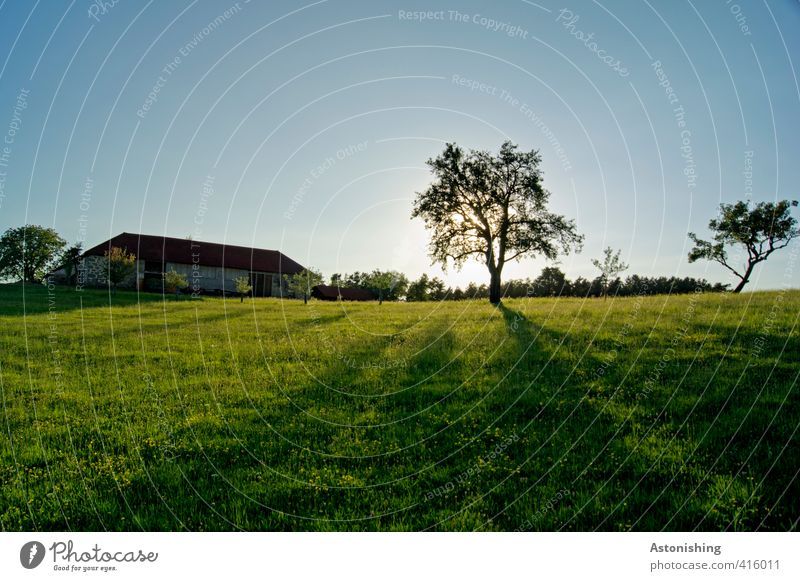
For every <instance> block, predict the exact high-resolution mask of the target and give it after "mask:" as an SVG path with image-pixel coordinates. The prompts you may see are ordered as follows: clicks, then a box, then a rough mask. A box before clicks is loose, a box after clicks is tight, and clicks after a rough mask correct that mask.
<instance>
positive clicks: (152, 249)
mask: <svg viewBox="0 0 800 581" xmlns="http://www.w3.org/2000/svg"><path fill="white" fill-rule="evenodd" d="M113 246H117V247H119V248H124V249H126V250H127V251H128V252H131V253H133V254H135V255H136V258H138V259H140V260H154V261H163V262H176V263H180V264H193V263H194V264H199V265H202V266H217V267H220V266H224V267H225V268H241V269H243V270H252V271H257V272H277V273H281V274H295V273H297V272H300V271H301V270H303V266H301V265H300V264H298V263H297V262H295V261H294V260H292V259H291V258H289V257H287V256H286V255H284V254H282V253H281V252H278V251H277V250H265V249H263V248H249V247H247V246H232V245H228V244H216V243H214V242H201V241H199V240H189V239H185V238H169V237H166V236H149V235H147V234H131V233H129V232H123V233H122V234H118V235H117V236H114V237H113V238H111V239H110V240H107V241H105V242H103V243H101V244H98V245H97V246H93V247H92V248H90V249H89V250H87V251H86V252H84V253H83V255H84V256H103V255H104V254H105V252H106V251H107V250H109V249H111V247H113Z"/></svg>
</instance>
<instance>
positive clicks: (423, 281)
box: [406, 272, 431, 301]
mask: <svg viewBox="0 0 800 581" xmlns="http://www.w3.org/2000/svg"><path fill="white" fill-rule="evenodd" d="M430 283H431V281H430V278H429V277H428V275H427V274H425V273H424V272H423V273H422V274H421V275H420V277H419V278H418V279H417V280H415V281H413V282H412V283H410V284H409V285H408V291H407V292H406V300H408V301H427V300H428V287H429V286H430Z"/></svg>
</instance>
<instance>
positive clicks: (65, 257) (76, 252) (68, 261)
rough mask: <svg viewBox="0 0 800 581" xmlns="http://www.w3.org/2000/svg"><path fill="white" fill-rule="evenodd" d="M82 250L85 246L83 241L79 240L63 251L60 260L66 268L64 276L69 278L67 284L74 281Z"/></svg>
mask: <svg viewBox="0 0 800 581" xmlns="http://www.w3.org/2000/svg"><path fill="white" fill-rule="evenodd" d="M82 252H83V248H82V246H81V243H80V242H78V243H76V244H73V245H72V246H70V247H69V248H67V249H66V250H64V252H62V253H61V258H60V259H59V262H60V263H61V267H62V268H63V269H64V276H65V278H66V279H67V284H72V282H73V277H74V276H75V271H76V269H77V267H78V263H79V262H80V259H81V254H82Z"/></svg>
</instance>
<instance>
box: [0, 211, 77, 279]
mask: <svg viewBox="0 0 800 581" xmlns="http://www.w3.org/2000/svg"><path fill="white" fill-rule="evenodd" d="M66 245H67V241H66V240H64V239H63V238H62V237H61V236H59V235H58V232H56V231H55V230H53V229H52V228H45V227H43V226H36V225H33V224H27V225H25V226H20V227H18V228H9V229H8V230H6V231H5V232H4V233H3V236H2V237H1V238H0V278H3V279H12V280H21V281H22V282H41V281H42V279H43V278H44V276H45V275H46V274H47V272H48V271H50V270H52V269H53V268H55V267H56V266H57V264H56V262H57V260H58V257H59V253H60V252H61V249H62V248H64V246H66Z"/></svg>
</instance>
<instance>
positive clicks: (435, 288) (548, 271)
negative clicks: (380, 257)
mask: <svg viewBox="0 0 800 581" xmlns="http://www.w3.org/2000/svg"><path fill="white" fill-rule="evenodd" d="M376 275H384V276H386V275H389V276H386V278H389V279H390V280H392V281H393V283H392V284H391V285H390V286H388V288H384V290H383V300H386V301H399V300H405V301H409V302H418V301H460V300H466V299H488V298H489V297H490V292H491V290H490V288H489V285H487V284H476V283H474V282H471V283H469V285H467V286H466V287H464V288H461V287H459V286H455V287H453V286H448V285H447V284H446V283H445V282H444V281H443V280H441V279H440V278H439V277H436V276H434V277H431V276H428V275H427V274H422V275H421V276H420V277H419V278H417V279H416V280H409V279H408V277H406V276H405V275H404V274H402V273H398V272H396V271H380V270H377V271H373V272H370V273H366V272H358V271H356V272H354V273H351V274H334V275H332V276H331V285H333V286H338V287H340V288H360V289H364V290H368V291H370V292H372V293H373V294H374V295H375V297H376V298H377V297H378V292H379V291H378V289H377V288H376V286H375V284H374V280H375V278H376ZM698 289H700V290H702V291H703V292H724V291H726V290H728V285H727V284H722V283H714V284H712V283H710V282H708V281H707V280H705V279H697V278H693V277H677V276H669V277H667V276H652V277H649V276H639V275H636V274H633V275H630V276H627V277H626V278H624V279H622V278H621V277H615V278H613V279H610V280H608V281H607V280H606V278H605V277H604V275H602V274H601V275H600V276H597V277H595V278H593V279H591V280H590V279H587V278H584V277H582V276H579V277H578V278H576V279H575V280H570V279H568V278H567V276H566V275H565V274H564V272H562V271H561V269H559V268H558V267H554V266H549V267H545V268H543V269H542V272H541V274H540V275H539V276H538V277H536V278H518V279H510V280H507V281H505V282H504V283H502V285H501V287H500V296H501V298H508V299H512V298H525V297H578V298H591V297H602V296H605V295H610V296H620V297H624V296H639V295H659V294H688V293H693V292H695V291H697V290H698Z"/></svg>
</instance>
